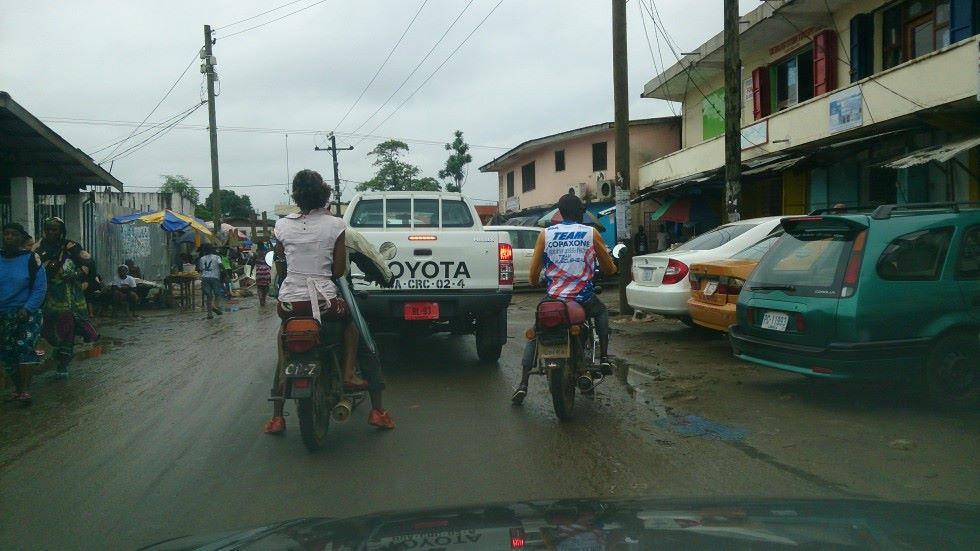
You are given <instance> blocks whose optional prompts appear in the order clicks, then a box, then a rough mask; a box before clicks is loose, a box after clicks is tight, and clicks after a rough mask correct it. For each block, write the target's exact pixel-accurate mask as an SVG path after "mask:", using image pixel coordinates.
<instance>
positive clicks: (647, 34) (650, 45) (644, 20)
mask: <svg viewBox="0 0 980 551" xmlns="http://www.w3.org/2000/svg"><path fill="white" fill-rule="evenodd" d="M640 4H642V2H637V3H636V9H637V11H639V12H640V23H642V24H643V36H644V37H645V38H646V40H647V49H648V50H649V51H650V60H651V61H652V62H653V71H654V73H655V74H657V75H660V85H661V86H663V84H664V83H665V82H666V81H667V76H666V75H664V71H666V67H663V64H662V63H661V65H660V66H658V65H657V56H656V55H654V53H653V43H652V42H651V41H650V31H649V30H647V18H646V16H645V15H643V6H641V5H640ZM655 36H656V35H655ZM661 67H663V68H661ZM667 107H668V108H670V113H671V114H672V115H674V116H675V117H676V116H677V110H676V109H674V102H672V101H669V100H668V101H667Z"/></svg>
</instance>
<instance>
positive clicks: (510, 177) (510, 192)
mask: <svg viewBox="0 0 980 551" xmlns="http://www.w3.org/2000/svg"><path fill="white" fill-rule="evenodd" d="M513 196H514V171H513V170H511V171H510V172H508V173H507V197H513Z"/></svg>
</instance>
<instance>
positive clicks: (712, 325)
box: [687, 231, 782, 332]
mask: <svg viewBox="0 0 980 551" xmlns="http://www.w3.org/2000/svg"><path fill="white" fill-rule="evenodd" d="M780 235H782V232H780V231H777V232H774V233H771V234H769V235H767V236H766V237H764V238H762V240H761V241H759V242H758V243H755V244H753V245H752V246H750V247H748V248H747V249H744V250H742V251H740V252H738V253H735V255H734V256H732V257H731V258H728V259H725V260H715V261H714V262H698V263H696V264H691V273H690V275H688V280H689V282H690V285H691V298H689V299H687V309H688V313H689V314H690V315H691V321H693V322H694V323H696V324H698V325H700V326H702V327H707V328H708V329H714V330H716V331H722V332H725V331H728V326H729V325H732V324H734V323H735V304H736V303H737V302H738V295H739V293H740V292H741V291H742V287H743V286H744V285H745V280H747V279H748V278H749V275H750V274H751V273H752V270H754V269H755V267H756V265H757V264H759V260H760V259H761V258H762V257H763V255H765V254H766V252H767V251H768V250H769V248H770V247H772V245H773V243H775V242H776V239H777V238H779V236H780Z"/></svg>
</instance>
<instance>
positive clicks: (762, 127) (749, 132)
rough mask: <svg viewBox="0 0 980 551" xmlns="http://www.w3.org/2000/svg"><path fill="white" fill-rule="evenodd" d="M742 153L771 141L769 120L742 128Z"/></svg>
mask: <svg viewBox="0 0 980 551" xmlns="http://www.w3.org/2000/svg"><path fill="white" fill-rule="evenodd" d="M741 135H742V140H741V141H742V151H745V150H746V149H752V148H753V147H759V146H760V145H763V144H765V143H766V142H768V141H769V119H766V120H762V121H759V122H757V123H755V124H750V125H748V126H746V127H744V128H742V132H741Z"/></svg>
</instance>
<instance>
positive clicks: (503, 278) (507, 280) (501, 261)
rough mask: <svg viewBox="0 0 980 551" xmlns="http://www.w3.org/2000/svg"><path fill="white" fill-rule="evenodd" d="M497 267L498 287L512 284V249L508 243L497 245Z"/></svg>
mask: <svg viewBox="0 0 980 551" xmlns="http://www.w3.org/2000/svg"><path fill="white" fill-rule="evenodd" d="M497 258H498V263H497V267H498V269H499V274H500V275H499V277H498V280H497V283H498V284H500V285H513V284H514V248H513V247H511V246H510V244H508V243H500V244H499V245H497Z"/></svg>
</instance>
